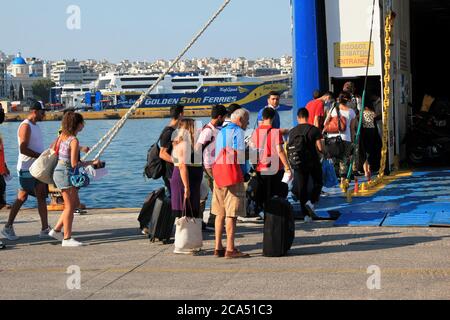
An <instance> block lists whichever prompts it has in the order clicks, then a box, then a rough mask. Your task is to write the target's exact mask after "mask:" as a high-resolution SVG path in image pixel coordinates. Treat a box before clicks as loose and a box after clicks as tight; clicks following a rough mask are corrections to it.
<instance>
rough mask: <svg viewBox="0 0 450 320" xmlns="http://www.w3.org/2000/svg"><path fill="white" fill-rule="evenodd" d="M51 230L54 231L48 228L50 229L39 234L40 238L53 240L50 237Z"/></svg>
mask: <svg viewBox="0 0 450 320" xmlns="http://www.w3.org/2000/svg"><path fill="white" fill-rule="evenodd" d="M51 230H52V228H50V227H48V228H47V229H45V230H42V231H41V232H40V233H39V238H40V239H49V238H52V237H51V236H50V235H49V233H50V231H51Z"/></svg>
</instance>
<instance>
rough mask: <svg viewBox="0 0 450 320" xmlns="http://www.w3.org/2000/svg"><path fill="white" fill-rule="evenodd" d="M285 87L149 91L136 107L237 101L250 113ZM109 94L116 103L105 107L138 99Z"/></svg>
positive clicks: (242, 85) (200, 106)
mask: <svg viewBox="0 0 450 320" xmlns="http://www.w3.org/2000/svg"><path fill="white" fill-rule="evenodd" d="M287 90H288V87H287V85H285V84H283V83H270V84H269V83H265V84H254V83H230V84H224V85H206V86H203V87H202V88H200V89H199V90H198V91H197V92H195V93H182V94H175V93H170V94H156V95H154V94H152V95H150V96H148V97H147V98H146V99H145V100H144V102H143V103H142V104H141V105H140V106H139V108H140V109H141V108H143V109H149V108H151V109H153V108H155V109H160V110H164V109H167V108H170V107H171V106H173V105H176V104H181V105H183V106H185V107H186V108H187V109H192V110H195V109H211V107H212V106H213V105H216V104H222V105H225V106H229V105H230V104H233V103H237V104H239V105H241V106H242V107H244V108H246V109H248V110H249V111H251V112H258V111H259V110H261V109H262V108H264V107H265V106H266V105H267V96H268V94H269V93H270V92H271V91H277V92H280V93H284V92H286V91H287ZM108 96H113V97H115V98H116V99H117V103H116V104H113V105H112V106H110V107H109V108H112V109H122V108H130V107H131V106H132V105H133V104H134V103H135V102H136V101H137V100H138V98H139V94H136V93H134V94H133V93H122V94H117V93H110V94H105V97H108ZM291 108H292V107H291V106H281V110H290V109H291Z"/></svg>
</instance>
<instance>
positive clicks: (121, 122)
mask: <svg viewBox="0 0 450 320" xmlns="http://www.w3.org/2000/svg"><path fill="white" fill-rule="evenodd" d="M230 2H231V0H225V2H224V4H223V5H222V6H221V7H220V8H219V10H217V12H216V13H215V14H214V15H213V16H212V18H211V19H210V20H209V21H208V22H207V23H206V25H205V26H204V27H203V28H202V29H201V30H200V32H198V33H197V35H196V36H195V37H194V38H193V39H192V40H191V42H190V43H189V44H188V45H187V46H186V48H185V49H184V50H183V51H182V52H181V53H180V54H179V55H178V57H177V58H176V59H175V60H174V61H173V62H172V64H171V65H170V66H169V68H167V70H166V71H165V72H164V73H163V74H161V75H160V76H159V78H158V80H156V82H155V83H154V84H153V85H152V86H151V87H150V88H149V89H148V90H147V91H146V92H145V93H143V94H142V95H141V97H140V98H139V99H138V100H137V101H136V102H135V103H134V105H133V106H132V107H131V108H130V109H129V110H128V112H127V113H126V114H125V115H124V116H123V117H122V119H120V120H119V121H118V122H117V123H116V124H115V125H114V126H113V127H112V128H111V129H110V130H109V131H108V132H107V133H106V134H105V135H104V136H103V137H102V138H101V139H100V140H99V141H98V142H97V143H96V144H95V145H94V146H93V147H92V148H91V150H89V152H88V153H86V155H85V156H84V157H83V161H84V160H86V159H87V158H88V157H89V155H91V154H92V153H93V152H94V150H96V149H97V148H99V147H100V146H101V145H102V144H103V143H104V144H103V146H102V148H101V149H100V150H99V152H98V153H97V155H96V156H95V158H94V160H97V159H99V158H100V156H101V155H102V154H103V153H104V152H105V150H106V148H108V146H109V145H110V144H111V142H112V141H113V139H114V138H115V137H116V136H117V134H118V133H119V131H120V129H121V128H122V127H123V126H124V125H125V122H126V121H127V120H128V119H129V118H130V117H131V116H132V115H133V114H134V113H135V111H136V109H137V108H138V107H139V106H140V105H141V104H142V103H143V102H144V100H145V98H146V97H147V96H149V95H150V93H151V92H152V91H153V90H154V89H155V88H156V87H157V86H158V84H159V83H160V82H161V81H162V80H164V77H165V76H167V75H168V74H169V72H170V71H171V70H172V68H173V67H174V66H175V65H176V64H177V63H178V62H179V61H180V59H181V58H182V57H183V56H184V55H185V54H186V52H187V51H189V49H191V47H192V46H193V45H194V44H195V43H196V42H197V40H198V39H199V38H200V37H201V36H202V35H203V33H204V32H205V31H206V29H208V28H209V26H210V25H211V24H212V23H213V22H214V20H216V19H217V17H218V16H219V15H220V14H221V13H222V11H223V10H224V9H225V8H226V7H227V6H228V4H229V3H230ZM105 141H106V142H105Z"/></svg>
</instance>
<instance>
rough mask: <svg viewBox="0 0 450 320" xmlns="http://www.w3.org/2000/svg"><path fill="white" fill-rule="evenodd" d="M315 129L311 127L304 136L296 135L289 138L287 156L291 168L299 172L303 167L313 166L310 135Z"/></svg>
mask: <svg viewBox="0 0 450 320" xmlns="http://www.w3.org/2000/svg"><path fill="white" fill-rule="evenodd" d="M312 128H313V127H312V126H311V127H310V128H309V129H308V130H306V132H305V133H303V134H294V135H292V136H289V143H288V146H287V156H288V161H289V163H290V165H291V167H292V168H293V169H294V170H298V169H300V168H301V167H309V166H311V164H312V158H313V157H312V154H311V150H310V148H309V147H308V143H309V141H308V133H309V132H310V131H311V129H312Z"/></svg>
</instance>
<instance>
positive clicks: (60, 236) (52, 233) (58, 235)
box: [48, 229, 64, 241]
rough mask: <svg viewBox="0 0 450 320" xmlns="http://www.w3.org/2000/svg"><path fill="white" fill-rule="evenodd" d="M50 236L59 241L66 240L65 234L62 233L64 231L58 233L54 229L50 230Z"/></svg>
mask: <svg viewBox="0 0 450 320" xmlns="http://www.w3.org/2000/svg"><path fill="white" fill-rule="evenodd" d="M48 235H49V237H52V238H53V239H55V240H59V241H63V240H64V234H63V233H62V231H60V232H57V231H55V230H54V229H52V230H50V232H49V233H48Z"/></svg>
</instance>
